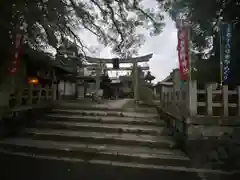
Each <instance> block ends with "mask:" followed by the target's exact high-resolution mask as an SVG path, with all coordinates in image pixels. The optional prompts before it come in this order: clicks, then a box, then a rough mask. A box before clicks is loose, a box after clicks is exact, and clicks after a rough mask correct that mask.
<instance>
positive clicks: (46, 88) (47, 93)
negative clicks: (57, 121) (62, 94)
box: [45, 85, 49, 100]
mask: <svg viewBox="0 0 240 180" xmlns="http://www.w3.org/2000/svg"><path fill="white" fill-rule="evenodd" d="M45 91H46V100H48V99H49V97H48V96H49V86H48V85H47V86H46V87H45Z"/></svg>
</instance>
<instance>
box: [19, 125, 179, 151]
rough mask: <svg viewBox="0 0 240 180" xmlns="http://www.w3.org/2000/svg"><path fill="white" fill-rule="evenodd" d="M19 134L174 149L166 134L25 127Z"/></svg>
mask: <svg viewBox="0 0 240 180" xmlns="http://www.w3.org/2000/svg"><path fill="white" fill-rule="evenodd" d="M19 136H31V138H32V139H35V140H53V141H68V142H81V143H82V142H86V143H94V144H114V145H129V146H139V145H140V146H146V147H152V148H169V149H174V148H175V147H176V144H175V143H174V142H173V140H172V139H171V137H168V136H152V135H136V134H131V133H103V132H79V131H73V130H71V131H70V130H52V129H36V128H27V129H25V131H24V132H22V134H19Z"/></svg>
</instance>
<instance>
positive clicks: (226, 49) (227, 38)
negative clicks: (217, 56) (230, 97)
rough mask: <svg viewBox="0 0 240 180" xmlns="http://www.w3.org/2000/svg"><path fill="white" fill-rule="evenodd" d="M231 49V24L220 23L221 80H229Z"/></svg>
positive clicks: (226, 81) (224, 81)
mask: <svg viewBox="0 0 240 180" xmlns="http://www.w3.org/2000/svg"><path fill="white" fill-rule="evenodd" d="M231 51H232V24H231V23H222V25H221V52H222V54H221V55H222V80H223V83H225V84H226V83H228V82H229V74H230V72H231V69H230V64H231Z"/></svg>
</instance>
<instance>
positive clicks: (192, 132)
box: [158, 108, 240, 170]
mask: <svg viewBox="0 0 240 180" xmlns="http://www.w3.org/2000/svg"><path fill="white" fill-rule="evenodd" d="M158 110H159V113H160V116H161V118H163V119H165V120H166V122H167V125H168V126H169V127H170V129H171V134H172V136H174V137H175V140H176V142H177V144H178V146H179V147H180V148H181V149H182V150H184V151H185V152H186V153H187V154H188V155H189V157H190V158H191V159H192V162H193V164H194V166H197V167H204V168H220V169H224V170H233V169H239V168H240V118H238V117H235V118H234V117H231V118H221V117H215V118H213V117H189V118H187V119H186V118H184V117H182V118H181V117H175V116H174V115H172V114H170V113H167V112H166V111H163V109H161V108H158Z"/></svg>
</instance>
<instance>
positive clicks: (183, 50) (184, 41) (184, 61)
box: [178, 26, 189, 81]
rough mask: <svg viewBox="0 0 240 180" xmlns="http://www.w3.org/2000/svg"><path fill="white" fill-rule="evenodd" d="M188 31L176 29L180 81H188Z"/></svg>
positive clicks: (184, 28)
mask: <svg viewBox="0 0 240 180" xmlns="http://www.w3.org/2000/svg"><path fill="white" fill-rule="evenodd" d="M188 48H189V47H188V29H187V28H186V27H185V26H180V27H179V28H178V60H179V70H180V75H181V80H184V81H186V80H188V73H189V53H188Z"/></svg>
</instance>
